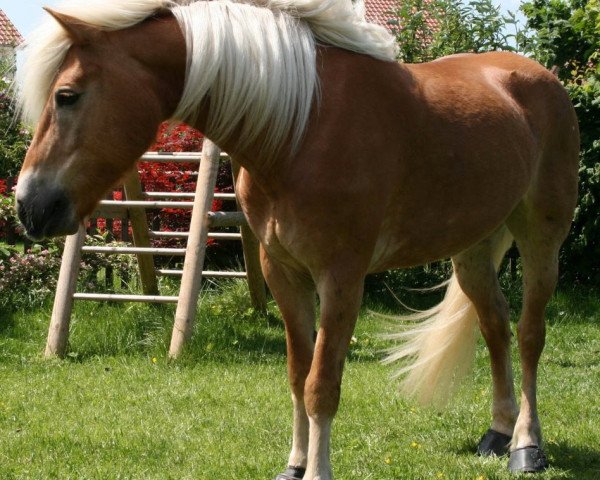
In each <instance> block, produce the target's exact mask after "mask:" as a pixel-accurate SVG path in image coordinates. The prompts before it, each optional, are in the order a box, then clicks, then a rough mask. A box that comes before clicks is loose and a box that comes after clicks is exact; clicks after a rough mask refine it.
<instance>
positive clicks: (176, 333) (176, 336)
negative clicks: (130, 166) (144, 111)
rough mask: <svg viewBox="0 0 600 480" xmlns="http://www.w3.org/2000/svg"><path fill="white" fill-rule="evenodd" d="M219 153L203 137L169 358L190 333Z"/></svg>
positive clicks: (176, 353)
mask: <svg viewBox="0 0 600 480" xmlns="http://www.w3.org/2000/svg"><path fill="white" fill-rule="evenodd" d="M220 154H221V152H220V150H219V148H218V147H217V146H216V145H215V144H214V143H212V142H211V141H210V140H208V139H205V140H204V145H203V147H202V159H201V161H200V169H199V171H198V182H197V184H196V196H195V198H194V209H193V210H192V219H191V222H190V235H189V238H188V242H187V248H186V254H185V261H184V263H183V275H182V277H181V287H180V289H179V302H178V303H177V310H176V312H175V323H174V324H173V335H172V336H171V346H170V348H169V356H170V357H171V358H176V357H178V356H179V355H180V354H181V352H182V350H183V345H184V343H185V342H186V340H188V339H189V337H190V336H191V334H192V328H193V326H194V320H195V317H196V310H197V304H198V295H199V293H200V284H201V282H202V267H203V265H204V255H205V253H206V241H207V240H208V221H207V214H208V212H209V211H210V209H211V207H212V202H213V196H214V190H215V184H216V182H217V173H218V171H219V157H220Z"/></svg>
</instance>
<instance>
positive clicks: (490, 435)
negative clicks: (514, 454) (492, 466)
mask: <svg viewBox="0 0 600 480" xmlns="http://www.w3.org/2000/svg"><path fill="white" fill-rule="evenodd" d="M510 440H511V437H510V436H508V435H504V434H503V433H500V432H497V431H496V430H492V429H491V428H490V429H489V430H488V431H487V432H485V434H484V435H483V437H481V440H480V441H479V445H477V454H478V455H481V456H482V457H489V456H491V455H496V456H497V457H502V456H504V455H506V454H507V453H508V444H509V443H510Z"/></svg>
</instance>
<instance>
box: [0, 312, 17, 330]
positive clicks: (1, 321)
mask: <svg viewBox="0 0 600 480" xmlns="http://www.w3.org/2000/svg"><path fill="white" fill-rule="evenodd" d="M14 326H15V313H14V312H12V311H9V310H0V335H9V334H10V332H11V331H12V330H13V329H14Z"/></svg>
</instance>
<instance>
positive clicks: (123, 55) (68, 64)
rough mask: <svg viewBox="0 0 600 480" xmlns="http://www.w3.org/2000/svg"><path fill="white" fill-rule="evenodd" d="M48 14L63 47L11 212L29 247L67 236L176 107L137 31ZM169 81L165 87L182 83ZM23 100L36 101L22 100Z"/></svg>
mask: <svg viewBox="0 0 600 480" xmlns="http://www.w3.org/2000/svg"><path fill="white" fill-rule="evenodd" d="M49 13H50V14H51V15H52V16H53V17H54V18H55V19H56V21H57V22H58V24H59V25H60V27H61V28H62V29H63V33H66V40H67V41H68V42H69V44H70V47H68V50H67V52H66V55H64V60H63V61H62V64H61V66H60V68H59V70H58V73H57V74H56V75H55V77H54V79H53V81H52V82H51V84H50V88H49V95H48V98H47V99H46V100H45V105H44V106H43V107H42V102H40V106H39V109H40V111H41V115H40V116H39V121H38V123H37V129H36V132H35V135H34V138H33V142H32V144H31V147H30V148H29V151H28V152H27V155H26V158H25V163H24V164H23V168H22V170H21V174H20V178H19V182H18V188H17V194H16V199H17V211H18V214H19V218H20V219H21V221H22V222H23V224H24V226H25V227H26V229H27V233H28V235H29V236H31V237H32V238H34V239H41V238H44V237H50V236H56V235H64V234H71V233H74V232H75V231H76V230H77V228H78V225H79V223H80V222H81V221H82V220H83V219H84V218H85V217H86V216H87V215H89V214H91V213H92V212H93V210H94V208H95V206H96V204H97V202H98V201H99V200H100V199H101V198H102V196H103V195H104V194H105V193H106V191H107V190H108V189H109V188H110V187H112V186H113V185H114V184H115V183H116V182H117V181H118V180H119V179H120V178H122V176H123V175H124V173H125V172H127V171H129V170H130V169H131V168H132V167H133V165H134V164H135V162H136V160H137V159H138V158H139V157H140V155H142V154H143V152H144V151H145V150H146V149H147V148H148V146H149V145H150V143H151V142H152V139H153V138H154V135H155V133H156V130H157V127H158V125H159V123H160V122H161V121H162V120H164V119H166V118H167V117H168V116H170V114H171V113H172V111H173V109H174V106H176V99H175V96H174V94H173V93H172V90H176V89H168V88H167V87H166V85H165V84H166V83H167V82H166V80H165V79H164V78H160V76H157V75H156V70H158V67H159V66H161V67H165V68H164V69H165V70H167V68H166V67H167V65H161V64H160V63H161V62H160V60H159V61H157V62H155V63H156V64H151V62H149V61H148V58H147V55H148V53H143V52H147V51H148V50H149V49H148V45H147V41H146V42H145V43H146V44H145V45H143V44H142V43H143V41H142V36H141V35H136V33H135V30H136V28H131V29H124V30H119V31H110V32H109V31H105V30H103V29H100V28H98V27H95V26H92V25H90V24H88V23H86V22H84V21H81V20H78V19H77V18H74V17H71V16H67V15H64V14H60V13H57V12H53V11H49ZM145 23H152V22H150V21H148V22H145ZM154 23H159V22H154ZM142 28H143V27H142ZM159 42H160V40H159V39H157V43H159ZM145 55H146V56H145ZM183 55H185V54H183ZM172 56H173V54H172ZM171 61H172V60H171ZM27 74H29V75H34V74H35V71H34V72H29V73H27ZM170 75H171V77H169V78H170V80H171V82H172V83H177V82H179V83H183V79H178V77H177V76H176V75H174V74H170ZM182 75H183V73H182ZM176 81H177V82H176ZM28 94H34V95H35V94H39V93H36V92H27V91H26V90H25V91H24V93H23V95H25V96H26V95H28ZM25 101H27V100H25ZM169 110H170V111H169Z"/></svg>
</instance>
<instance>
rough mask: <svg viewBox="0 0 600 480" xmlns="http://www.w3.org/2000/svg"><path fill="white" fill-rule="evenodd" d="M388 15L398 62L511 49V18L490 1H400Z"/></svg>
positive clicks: (417, 61) (515, 23)
mask: <svg viewBox="0 0 600 480" xmlns="http://www.w3.org/2000/svg"><path fill="white" fill-rule="evenodd" d="M390 14H392V15H394V17H395V18H396V19H395V20H392V21H390V24H391V25H392V28H393V31H394V34H395V36H396V40H397V42H398V45H399V46H400V60H402V61H404V62H408V63H419V62H426V61H430V60H434V59H436V58H439V57H442V56H444V55H450V54H453V53H463V52H487V51H490V50H514V49H515V47H514V43H515V40H514V37H515V36H516V35H517V34H519V32H520V31H519V30H518V29H517V31H516V32H515V33H512V32H509V30H510V29H509V28H508V27H510V26H516V25H517V22H516V20H515V18H514V16H503V15H502V14H501V12H500V7H499V6H496V5H494V3H493V2H492V0H474V1H471V2H468V3H465V2H462V1H461V0H402V1H398V4H397V8H396V9H394V10H393V11H392V12H390Z"/></svg>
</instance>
